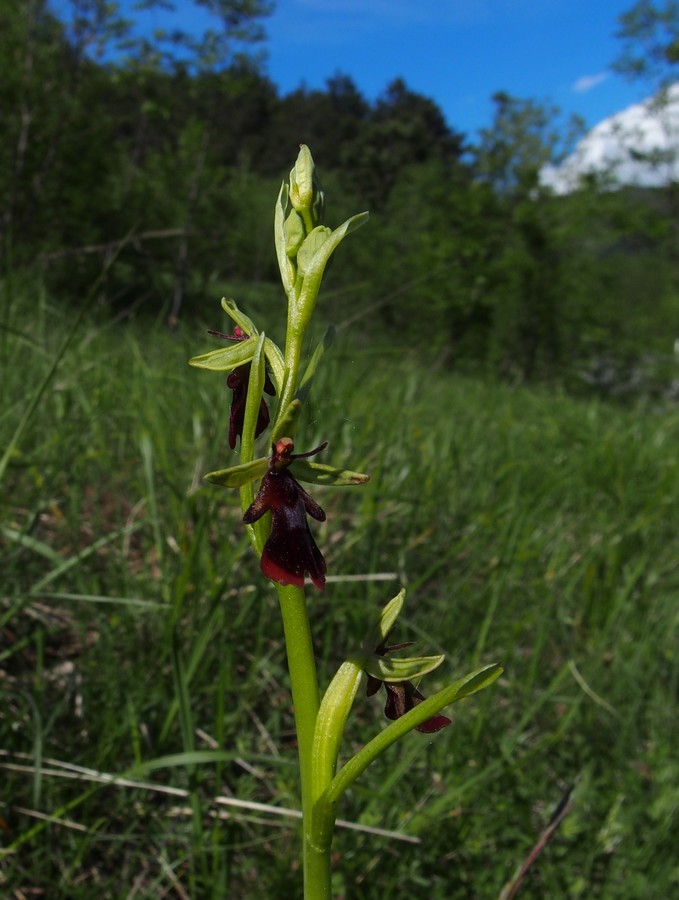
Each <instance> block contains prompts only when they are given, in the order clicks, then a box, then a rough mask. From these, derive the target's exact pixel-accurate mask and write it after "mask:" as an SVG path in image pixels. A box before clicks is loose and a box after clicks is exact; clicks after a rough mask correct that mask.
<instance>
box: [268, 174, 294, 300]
mask: <svg viewBox="0 0 679 900" xmlns="http://www.w3.org/2000/svg"><path fill="white" fill-rule="evenodd" d="M288 199H289V193H288V186H287V184H285V182H283V184H281V189H280V191H279V192H278V199H277V200H276V207H275V209H274V223H273V230H274V243H275V245H276V259H277V260H278V268H279V270H280V273H281V281H282V282H283V288H284V289H285V293H286V294H287V295H288V297H291V296H292V293H293V290H294V287H295V279H296V277H297V269H296V268H295V266H294V264H293V262H292V261H291V260H290V257H289V256H288V254H287V253H286V249H285V247H286V240H285V212H286V209H287V206H288Z"/></svg>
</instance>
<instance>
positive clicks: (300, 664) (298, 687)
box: [276, 585, 332, 900]
mask: <svg viewBox="0 0 679 900" xmlns="http://www.w3.org/2000/svg"><path fill="white" fill-rule="evenodd" d="M276 590H277V591H278V601H279V603H280V608H281V616H282V618H283V630H284V632H285V646H286V651H287V654H288V671H289V673H290V686H291V689H292V702H293V706H294V709H295V728H296V730H297V752H298V755H299V770H300V778H301V782H302V815H303V830H304V897H305V900H330V898H331V897H332V893H331V889H330V845H329V844H328V845H327V846H319V845H317V844H316V843H315V842H313V841H312V835H311V831H312V827H311V814H312V810H313V802H314V797H313V768H314V766H313V750H314V732H315V729H316V718H317V716H318V709H319V704H320V698H319V692H318V677H317V674H316V662H315V659H314V651H313V643H312V639H311V628H310V627H309V616H308V613H307V606H306V598H305V596H304V590H303V589H302V588H298V587H295V586H294V585H277V586H276Z"/></svg>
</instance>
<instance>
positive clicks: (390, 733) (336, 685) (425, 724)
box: [190, 145, 502, 900]
mask: <svg viewBox="0 0 679 900" xmlns="http://www.w3.org/2000/svg"><path fill="white" fill-rule="evenodd" d="M323 208H324V196H323V192H322V191H321V189H320V187H319V185H318V182H317V179H316V174H315V170H314V163H313V160H312V158H311V153H310V152H309V149H308V147H306V146H304V145H303V146H302V147H301V148H300V152H299V155H298V157H297V161H296V163H295V166H294V168H293V169H292V171H291V172H290V178H289V181H288V182H287V183H283V185H282V186H281V190H280V193H279V195H278V200H277V202H276V207H275V212H274V236H275V247H276V255H277V258H278V265H279V268H280V274H281V280H282V282H283V288H284V291H285V296H286V298H287V328H286V335H285V345H284V347H283V348H282V349H281V348H280V347H278V346H277V345H276V344H275V343H274V342H273V341H272V340H271V339H270V338H268V337H267V336H266V334H265V333H264V332H263V331H260V330H259V329H258V328H257V327H256V326H255V324H254V322H252V321H251V320H250V319H249V318H248V317H247V316H246V315H245V314H244V313H243V312H242V311H241V310H240V309H239V308H238V307H237V306H236V304H235V302H234V301H233V300H222V308H223V310H224V312H225V313H226V314H227V315H228V316H229V318H230V319H231V320H232V321H233V323H234V326H233V333H232V334H229V335H227V334H222V333H221V332H211V334H213V335H214V336H216V337H219V338H225V339H228V340H229V345H228V346H222V347H220V348H218V349H216V350H212V351H210V352H208V353H204V354H202V355H201V356H196V357H194V358H193V359H191V360H190V364H191V365H192V366H196V367H197V368H201V369H208V370H209V371H212V372H228V373H229V375H228V378H227V386H228V388H230V390H231V391H232V392H233V393H232V399H231V413H230V419H229V445H230V447H231V448H232V449H234V448H235V447H236V443H237V439H238V438H240V462H239V463H238V465H234V466H230V467H229V468H226V469H220V470H218V471H216V472H211V473H210V474H208V475H206V478H207V480H208V481H210V482H212V483H213V484H217V485H222V486H224V487H228V488H238V489H239V490H240V503H241V509H242V513H243V522H244V525H245V529H246V530H247V533H248V536H249V538H250V541H251V543H252V546H253V548H254V551H255V553H256V554H257V556H258V557H259V559H260V565H261V570H262V573H263V575H264V576H265V577H266V578H267V579H269V580H270V581H271V582H273V585H274V587H275V589H276V591H277V593H278V599H279V604H280V610H281V616H282V620H283V630H284V634H285V642H286V652H287V659H288V669H289V674H290V686H291V692H292V702H293V706H294V715H295V727H296V731H297V744H298V754H299V768H300V781H301V799H302V822H303V860H304V897H305V900H329V898H331V896H332V893H331V867H330V847H331V843H332V838H333V831H334V825H335V818H336V813H337V806H338V803H339V801H340V799H341V797H342V794H343V793H344V792H345V791H346V790H347V788H348V787H349V786H350V785H351V784H352V783H353V782H354V781H355V780H356V779H357V778H358V777H359V775H361V773H362V772H363V771H364V770H365V769H366V768H367V767H368V766H369V765H370V763H372V762H373V760H375V759H376V758H377V757H378V756H379V755H380V754H381V753H382V752H383V751H384V750H386V748H387V747H389V746H391V745H392V744H393V743H394V742H395V741H397V740H399V739H400V738H402V737H404V736H405V735H406V734H408V733H409V732H411V731H414V730H417V731H420V732H425V733H429V734H430V733H433V732H437V731H440V730H441V729H443V728H445V727H446V726H448V725H450V719H448V718H447V717H446V716H444V715H442V714H441V710H442V709H443V708H444V707H446V706H449V705H450V704H452V703H454V702H456V701H457V700H461V699H462V698H463V697H467V696H469V695H470V694H473V693H476V692H477V691H479V690H481V689H482V688H484V687H486V686H487V685H489V684H491V683H492V682H493V681H495V679H496V678H498V677H499V675H500V673H501V671H502V670H501V668H500V667H499V666H498V665H487V666H484V667H482V668H480V669H477V670H476V671H474V672H471V673H469V674H468V675H466V676H465V677H464V678H460V679H459V680H457V681H455V682H453V683H452V684H450V685H449V686H448V687H445V688H444V689H443V690H440V691H439V692H438V693H436V694H434V695H433V696H432V697H429V698H428V699H425V698H424V696H423V694H422V693H421V692H420V691H419V689H418V687H417V686H416V682H418V681H419V679H420V678H422V676H424V675H426V674H427V673H429V672H431V671H432V670H433V669H435V668H437V666H439V665H440V664H441V663H442V662H443V659H444V657H443V656H420V657H415V656H411V657H398V656H392V655H391V654H392V653H394V652H397V651H400V650H403V649H405V648H406V647H408V646H410V644H395V645H391V646H388V645H387V641H388V638H389V635H390V633H391V631H392V629H393V627H394V624H395V622H396V619H397V617H398V615H399V613H400V611H401V608H402V606H403V601H404V596H405V591H404V590H401V591H400V592H399V593H398V594H397V596H396V597H394V598H393V599H392V600H391V601H390V602H389V603H387V604H386V606H385V607H384V609H382V611H381V613H379V614H377V615H376V616H375V621H374V622H373V624H372V626H371V628H370V629H369V631H368V634H367V636H366V638H365V640H364V642H363V645H362V646H361V647H357V648H356V649H355V650H354V651H353V652H352V653H351V654H350V655H348V656H347V659H346V660H345V661H344V662H343V663H342V664H341V665H340V667H339V669H338V670H337V672H336V674H335V676H334V677H333V678H332V680H331V681H330V683H329V685H328V686H327V688H326V689H325V692H324V693H323V694H322V695H321V692H320V690H319V683H318V676H317V669H316V662H315V659H314V651H313V640H312V629H311V624H310V618H309V609H308V606H307V600H306V595H305V577H306V576H308V577H309V579H310V581H311V583H312V584H313V586H314V588H315V589H317V590H320V591H322V590H324V589H325V575H326V563H325V560H324V558H323V554H322V553H321V551H320V550H319V548H318V546H317V544H316V541H315V540H314V537H313V534H312V531H311V529H310V528H309V521H308V518H307V517H311V518H312V519H315V520H316V521H319V522H322V521H324V520H325V512H324V511H323V509H321V507H320V506H319V505H318V503H317V502H316V500H314V499H313V498H312V497H311V496H310V495H309V494H308V493H307V491H306V490H305V489H304V488H303V487H302V486H301V484H300V481H302V482H305V483H307V484H311V485H324V486H325V485H328V486H343V485H360V484H364V483H365V482H366V481H368V477H369V476H368V475H364V474H361V473H358V472H353V471H350V470H347V469H344V468H337V467H335V466H331V465H328V464H325V463H321V462H316V461H312V460H311V457H315V456H316V455H317V454H319V453H321V451H323V450H325V449H326V447H327V443H325V442H324V443H323V444H321V445H320V447H316V448H315V449H313V450H307V451H306V452H302V453H295V452H293V451H294V449H295V441H296V433H297V427H298V425H299V421H300V413H301V411H302V406H303V403H304V401H305V399H306V397H307V394H308V392H309V388H310V385H311V381H312V378H313V375H314V373H315V371H316V369H317V366H318V364H319V362H320V360H321V357H322V356H323V352H324V350H325V348H326V345H327V343H328V341H327V339H326V340H324V341H323V342H322V343H321V344H320V345H319V346H318V348H317V349H316V351H315V352H314V353H313V354H312V356H311V358H310V359H309V361H308V362H307V364H306V365H305V366H304V367H303V365H302V349H303V347H304V343H305V335H306V333H307V329H308V327H309V323H310V322H311V319H312V316H313V313H314V310H315V307H316V301H317V298H318V294H319V290H320V287H321V281H322V278H323V273H324V271H325V267H326V265H327V263H328V260H329V259H330V257H331V255H332V253H333V252H334V250H335V249H336V248H337V247H338V246H339V244H340V243H341V241H342V240H344V238H345V237H346V236H347V235H348V234H349V233H350V232H352V231H355V230H356V229H357V228H358V227H359V226H360V225H363V224H364V223H365V222H366V221H367V219H368V213H365V212H364V213H359V214H358V215H356V216H352V218H350V219H347V221H346V222H344V223H343V224H342V225H340V226H339V227H338V228H336V229H334V230H331V229H330V228H327V227H325V226H324V225H323V224H322V216H323ZM265 393H266V394H268V395H269V396H271V397H275V398H276V403H275V413H273V414H272V412H270V411H269V408H268V407H267V403H266V400H265V398H264V394H265ZM272 418H273V424H271V419H272ZM269 428H270V437H269V438H268V442H269V444H270V447H271V452H270V454H269V455H268V456H260V457H257V456H255V441H256V439H257V438H258V437H259V436H260V435H261V434H263V433H264V432H265V431H267V429H269ZM256 483H258V488H257V490H256V491H255V484H256ZM312 608H313V607H312ZM364 675H365V676H366V677H367V693H368V695H369V696H370V695H372V694H374V693H376V692H377V691H379V690H380V689H381V688H382V687H384V689H385V691H386V706H385V710H384V712H385V716H386V718H387V719H389V720H391V721H390V724H389V725H387V726H386V727H385V728H384V729H382V730H381V731H379V732H378V733H377V734H376V736H375V737H373V738H372V740H369V741H368V742H367V743H366V744H365V746H363V747H362V748H361V749H360V750H359V751H358V752H357V753H355V754H354V756H352V757H351V758H350V759H348V760H347V761H345V762H344V763H343V764H342V765H339V764H338V760H339V751H340V743H341V739H342V735H343V732H344V727H345V724H346V722H347V718H348V716H349V712H350V710H351V707H352V704H353V702H354V699H355V697H356V694H357V692H358V690H359V687H360V684H361V680H362V678H363V676H364Z"/></svg>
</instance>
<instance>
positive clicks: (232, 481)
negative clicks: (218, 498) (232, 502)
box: [205, 456, 269, 488]
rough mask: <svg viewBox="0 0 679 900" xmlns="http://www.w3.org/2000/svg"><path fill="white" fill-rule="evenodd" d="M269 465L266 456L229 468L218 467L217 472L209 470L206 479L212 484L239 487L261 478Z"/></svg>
mask: <svg viewBox="0 0 679 900" xmlns="http://www.w3.org/2000/svg"><path fill="white" fill-rule="evenodd" d="M268 467H269V460H268V459H267V458H266V457H264V456H263V457H261V458H260V459H253V460H252V461H251V462H248V463H241V465H239V466H230V467H229V468H228V469H218V470H217V471H216V472H208V474H207V475H205V480H206V481H209V482H210V483H211V484H221V485H222V487H228V488H237V487H242V486H243V485H244V484H248V483H249V482H250V481H255V480H256V479H258V478H261V477H262V476H263V475H264V474H265V472H266V470H267V469H268Z"/></svg>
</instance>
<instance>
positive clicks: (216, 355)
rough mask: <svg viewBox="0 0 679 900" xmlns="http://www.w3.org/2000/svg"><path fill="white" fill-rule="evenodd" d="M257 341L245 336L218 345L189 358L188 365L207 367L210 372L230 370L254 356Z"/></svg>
mask: <svg viewBox="0 0 679 900" xmlns="http://www.w3.org/2000/svg"><path fill="white" fill-rule="evenodd" d="M256 347H257V341H256V339H255V338H247V339H246V340H244V341H237V342H234V343H233V344H229V346H228V347H219V348H218V349H217V350H210V351H209V352H208V353H201V355H200V356H194V357H193V358H192V359H190V360H189V365H190V366H194V367H195V368H196V369H208V370H209V371H211V372H232V371H233V370H234V369H236V368H238V366H243V365H245V363H249V362H251V360H252V357H253V356H254V353H255V349H256Z"/></svg>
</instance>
